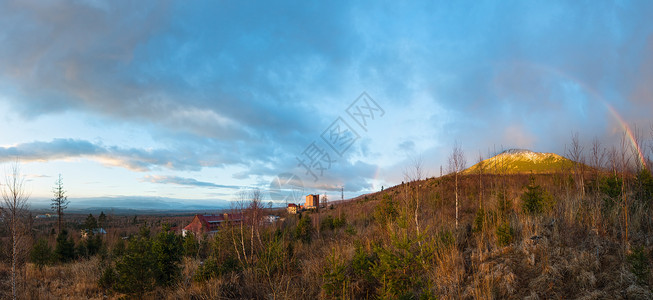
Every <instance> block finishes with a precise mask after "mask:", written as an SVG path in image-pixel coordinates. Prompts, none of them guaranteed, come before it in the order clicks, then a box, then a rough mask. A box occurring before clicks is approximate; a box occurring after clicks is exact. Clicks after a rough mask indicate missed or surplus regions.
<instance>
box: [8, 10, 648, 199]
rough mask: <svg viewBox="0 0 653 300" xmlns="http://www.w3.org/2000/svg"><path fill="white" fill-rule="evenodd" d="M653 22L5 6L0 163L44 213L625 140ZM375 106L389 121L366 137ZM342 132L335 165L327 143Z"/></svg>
mask: <svg viewBox="0 0 653 300" xmlns="http://www.w3.org/2000/svg"><path fill="white" fill-rule="evenodd" d="M652 19H653V2H650V1H598V2H597V1H568V2H558V1H546V2H539V1H460V2H451V1H436V2H419V1H415V2H411V3H401V2H399V3H397V1H388V2H360V3H350V2H349V1H329V2H326V1H325V2H314V1H304V2H301V3H294V2H283V1H274V2H273V1H261V2H243V1H136V2H134V1H57V0H54V1H31V0H28V1H11V0H9V1H2V2H1V3H0V120H1V121H2V124H3V125H2V127H1V128H2V129H1V130H0V162H2V163H3V164H4V165H6V164H8V163H10V162H12V161H14V160H15V159H16V158H19V159H20V161H21V164H22V167H23V171H24V173H25V174H26V175H27V178H28V186H29V188H30V190H31V191H32V197H33V198H35V199H39V198H42V199H47V198H49V197H51V189H52V186H53V183H54V181H55V178H56V177H57V175H58V174H62V176H63V178H64V184H65V187H66V189H67V190H68V192H69V196H70V198H71V200H74V199H75V198H94V197H98V198H99V197H123V198H124V197H162V198H173V199H189V200H194V201H205V202H207V203H210V202H211V201H216V200H231V199H234V198H235V195H236V194H237V193H238V192H239V191H241V190H243V189H251V188H261V189H263V190H265V189H267V188H268V187H269V185H270V182H271V181H273V180H274V179H275V178H276V176H277V175H278V174H281V173H290V174H295V175H297V176H298V177H299V178H300V179H302V181H303V185H304V187H305V192H307V193H308V192H313V193H321V194H323V193H324V192H327V193H329V194H330V195H331V197H336V198H339V190H340V187H344V189H345V191H346V194H347V196H353V195H358V194H361V193H365V192H369V191H374V190H378V189H380V187H381V186H389V185H394V184H397V183H400V182H401V180H402V179H403V171H404V170H405V169H406V168H407V167H408V166H410V165H411V161H414V160H415V159H417V158H420V157H421V159H422V161H423V162H424V166H425V169H426V172H427V174H428V175H430V176H433V175H439V170H440V166H441V165H442V166H445V167H446V162H447V156H448V154H449V152H450V151H451V148H452V146H453V145H454V143H456V142H458V143H459V144H460V145H461V146H462V148H463V150H465V152H466V153H467V157H468V158H467V160H468V162H470V163H471V162H472V161H474V160H476V158H477V157H478V155H479V152H480V153H481V154H482V155H484V156H485V157H487V156H488V155H490V154H492V153H493V152H496V151H498V150H499V149H501V148H516V147H517V148H529V149H532V150H535V151H542V152H557V153H561V154H562V153H563V152H564V145H565V144H566V143H568V142H569V137H570V135H571V132H572V131H576V132H578V133H579V134H580V136H581V139H584V141H586V142H588V141H589V140H591V139H592V138H593V137H598V138H600V139H601V140H603V141H605V143H609V142H611V141H614V140H616V139H618V137H619V132H620V130H621V127H620V124H619V122H618V120H617V118H616V117H615V116H614V115H612V114H611V113H610V112H609V109H608V106H610V107H613V108H614V109H615V111H617V112H618V113H619V114H620V115H621V116H622V117H623V119H625V120H627V121H628V122H629V123H630V124H631V125H634V124H637V126H639V127H641V128H648V126H650V120H651V117H650V116H651V112H653V98H652V97H653V26H651V21H650V20H652ZM363 92H366V93H367V95H368V96H369V98H371V99H372V100H373V101H374V102H373V103H375V104H376V106H375V107H376V108H378V109H381V110H382V111H383V114H380V111H381V110H377V111H376V112H377V114H376V115H375V116H374V118H371V117H370V118H368V119H367V121H369V122H368V123H367V124H366V125H365V126H364V128H363V126H360V125H359V124H357V123H356V122H355V120H354V118H353V117H352V116H351V115H349V114H348V113H347V109H348V108H349V107H350V105H352V103H354V102H355V101H356V100H357V99H358V97H359V96H360V95H361V94H362V93H363ZM370 103H372V102H370ZM338 118H341V119H342V120H343V121H345V122H346V123H347V124H348V125H350V126H351V129H352V130H353V131H355V132H356V134H357V136H356V137H357V138H356V139H355V140H354V142H353V143H352V144H351V146H350V147H349V148H348V149H347V150H346V151H345V152H344V153H343V155H338V154H337V153H333V152H331V151H332V149H331V148H329V147H328V145H327V144H326V142H325V141H324V140H323V139H322V138H321V136H322V134H323V132H325V130H327V129H328V128H330V127H329V126H331V125H332V124H333V122H334V121H336V120H338ZM343 128H344V127H343ZM647 134H648V133H647ZM313 142H315V145H316V147H317V148H318V149H319V150H320V151H321V152H319V153H330V156H329V157H330V163H329V165H328V168H326V166H325V165H324V164H322V165H321V166H322V167H323V168H324V169H323V170H322V172H321V173H320V172H318V173H319V174H316V175H319V176H316V177H318V178H317V180H315V178H314V176H312V175H311V174H310V173H308V174H307V172H306V170H305V169H303V168H302V166H301V165H299V164H298V162H299V161H300V160H301V159H302V157H303V153H304V151H305V150H306V149H307V147H309V145H311V143H313ZM322 158H324V156H322ZM323 163H325V164H326V161H323ZM314 171H315V170H314ZM314 173H315V172H314ZM264 195H266V197H268V196H267V193H264Z"/></svg>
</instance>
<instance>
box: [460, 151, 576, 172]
mask: <svg viewBox="0 0 653 300" xmlns="http://www.w3.org/2000/svg"><path fill="white" fill-rule="evenodd" d="M573 164H574V163H573V161H571V160H570V159H568V158H565V157H563V156H560V155H557V154H555V153H538V152H530V151H525V150H524V151H518V153H509V152H504V153H501V154H498V155H496V156H494V157H491V158H488V159H486V160H483V161H482V162H479V163H477V164H475V165H473V166H471V167H470V168H469V169H467V170H465V171H464V172H463V173H464V174H476V173H478V172H479V169H480V168H482V169H483V173H486V174H501V173H504V174H519V173H531V172H533V173H536V174H545V173H558V172H561V171H564V170H569V169H571V168H572V167H573Z"/></svg>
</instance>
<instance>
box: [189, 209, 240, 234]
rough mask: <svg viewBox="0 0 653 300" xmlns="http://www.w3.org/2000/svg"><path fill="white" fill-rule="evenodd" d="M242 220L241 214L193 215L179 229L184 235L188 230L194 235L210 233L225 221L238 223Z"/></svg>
mask: <svg viewBox="0 0 653 300" xmlns="http://www.w3.org/2000/svg"><path fill="white" fill-rule="evenodd" d="M242 221H243V215H242V214H227V213H224V214H221V215H195V217H194V218H193V220H192V221H191V222H190V224H188V225H187V226H186V227H184V229H182V230H181V235H183V236H186V234H187V233H188V232H191V233H193V234H195V236H202V235H203V234H205V233H206V234H212V233H215V232H216V231H218V228H219V227H220V226H221V225H222V224H225V223H227V222H231V223H232V224H233V223H236V224H237V223H240V222H242Z"/></svg>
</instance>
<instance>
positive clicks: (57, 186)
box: [50, 174, 70, 233]
mask: <svg viewBox="0 0 653 300" xmlns="http://www.w3.org/2000/svg"><path fill="white" fill-rule="evenodd" d="M52 192H53V193H54V198H52V202H51V204H50V208H51V209H52V210H53V211H54V212H55V213H56V214H57V216H58V218H59V219H58V221H57V224H58V225H59V232H60V233H61V229H62V221H63V211H64V210H66V208H68V203H70V201H68V196H66V191H65V190H64V189H63V178H62V177H61V174H59V179H57V181H55V182H54V188H53V189H52Z"/></svg>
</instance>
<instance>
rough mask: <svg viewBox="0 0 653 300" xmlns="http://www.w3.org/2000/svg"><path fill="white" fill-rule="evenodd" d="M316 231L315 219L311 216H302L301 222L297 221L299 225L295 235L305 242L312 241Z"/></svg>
mask: <svg viewBox="0 0 653 300" xmlns="http://www.w3.org/2000/svg"><path fill="white" fill-rule="evenodd" d="M314 231H315V229H314V228H313V221H311V217H309V216H302V217H300V219H299V222H298V223H297V227H296V228H295V237H296V238H297V239H298V240H300V241H302V242H304V243H310V242H311V239H312V238H313V232H314Z"/></svg>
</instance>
